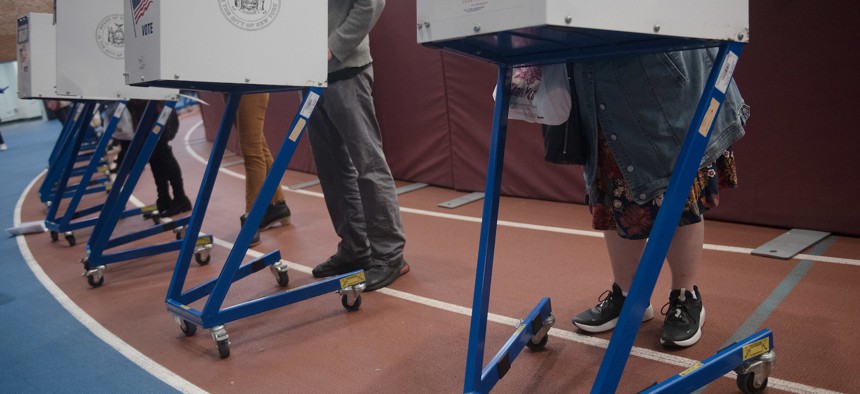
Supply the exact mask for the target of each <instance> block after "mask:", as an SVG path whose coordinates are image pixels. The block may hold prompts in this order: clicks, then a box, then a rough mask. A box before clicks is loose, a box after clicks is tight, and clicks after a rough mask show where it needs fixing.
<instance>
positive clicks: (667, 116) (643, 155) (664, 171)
mask: <svg viewBox="0 0 860 394" xmlns="http://www.w3.org/2000/svg"><path fill="white" fill-rule="evenodd" d="M715 57H716V50H715V49H697V50H689V51H680V52H661V53H651V54H644V55H637V56H629V57H623V58H616V59H609V60H599V61H590V62H581V63H576V64H575V65H574V67H573V74H572V75H571V76H570V77H571V79H572V82H573V86H574V91H572V92H571V93H572V94H573V95H574V98H575V99H576V100H577V102H578V105H579V122H573V123H574V124H575V125H577V127H578V128H579V130H578V131H579V132H581V133H584V134H585V137H586V140H587V142H588V143H587V144H585V147H586V148H587V149H590V152H587V157H588V160H587V162H586V164H585V166H584V168H583V170H584V171H585V181H586V187H587V189H588V193H589V196H590V197H591V198H593V197H594V196H593V195H592V194H593V192H594V187H593V185H594V179H595V175H596V170H597V149H598V147H597V127H598V122H599V124H600V126H601V127H602V129H603V134H604V136H605V137H606V142H607V143H608V144H609V147H610V149H611V150H612V154H613V155H614V156H615V160H616V161H617V162H618V167H619V168H620V169H621V172H622V173H623V174H624V179H625V181H626V182H627V185H628V187H629V188H630V191H631V193H632V197H633V198H634V200H635V201H636V202H637V203H640V204H642V203H644V202H646V201H649V200H651V199H653V198H654V197H656V196H658V195H659V194H660V193H662V192H664V191H665V189H666V187H668V185H669V176H670V175H671V174H672V169H673V167H674V165H675V160H676V159H677V157H678V154H679V152H680V150H681V145H682V144H683V143H684V137H685V136H686V134H687V130H688V128H689V126H690V123H691V122H692V118H693V115H694V114H695V110H696V105H697V104H698V102H699V98H700V96H701V94H702V91H703V90H704V86H705V84H706V82H707V79H708V75H709V73H710V70H711V66H712V65H713V62H714V58H715ZM748 116H749V106H747V105H746V104H745V103H744V101H743V99H742V98H741V95H740V92H739V91H738V89H737V86H736V84H735V82H734V80H732V82H731V84H730V86H729V90H728V91H727V94H726V98H725V101H724V102H723V105H722V107H721V109H720V113H719V115H718V116H717V119H716V120H715V124H714V129H713V131H712V132H711V138H710V140H709V141H708V145H707V148H706V150H705V155H704V157H703V159H702V165H705V164H710V163H712V162H714V161H715V160H716V159H717V158H718V157H719V155H721V154H722V153H723V152H724V151H725V150H726V149H727V148H728V147H729V146H730V145H732V144H733V143H734V142H736V141H737V140H739V139H740V138H741V137H743V135H744V129H743V125H744V124H745V123H746V119H747V117H748Z"/></svg>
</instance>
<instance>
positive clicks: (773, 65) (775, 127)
mask: <svg viewBox="0 0 860 394" xmlns="http://www.w3.org/2000/svg"><path fill="white" fill-rule="evenodd" d="M415 15H416V12H415V2H414V1H411V0H403V1H397V2H392V1H389V2H388V3H387V4H386V8H385V12H384V14H383V16H382V18H381V19H380V20H379V23H378V24H377V26H376V27H375V28H374V30H373V32H372V33H371V47H372V48H373V58H374V70H375V74H376V82H375V85H374V98H375V100H376V109H377V116H378V118H379V122H380V126H381V129H382V133H383V138H384V144H385V152H386V156H387V158H388V161H389V164H390V165H391V169H392V172H393V173H394V176H395V178H397V179H401V180H410V181H415V182H426V183H430V184H433V185H438V186H443V187H450V188H454V189H457V190H461V191H464V192H465V191H481V190H483V188H484V184H485V174H486V167H487V155H488V154H487V152H488V149H489V144H490V138H489V137H490V129H491V127H492V114H493V101H492V98H491V94H492V90H493V86H494V85H495V80H496V73H497V72H496V68H495V67H494V66H492V65H490V64H487V63H484V62H482V61H479V60H475V59H470V58H466V57H463V56H460V55H456V54H451V53H447V52H441V51H438V50H433V49H428V48H424V47H422V46H420V45H418V44H416V38H415V37H416V31H415V29H416V25H415ZM857 20H860V7H857V6H856V4H855V3H854V2H852V1H850V0H834V1H828V2H820V1H813V0H796V1H790V2H786V1H783V0H756V1H751V2H750V29H751V41H750V44H749V45H748V46H747V48H746V49H745V50H744V53H743V55H742V56H741V60H740V62H739V64H738V68H737V72H736V75H735V77H736V80H737V81H738V84H739V87H740V89H741V93H742V94H743V96H744V98H745V99H746V101H747V102H748V103H749V104H750V105H751V106H752V117H751V118H750V121H749V124H748V125H747V136H746V137H745V138H744V139H742V140H741V141H740V142H738V144H737V145H736V146H735V153H736V156H737V162H738V166H739V178H740V188H739V189H737V190H726V191H724V192H723V193H722V194H721V195H722V199H721V206H720V207H719V208H718V209H715V210H713V211H712V212H711V213H709V214H708V217H709V218H712V219H719V220H727V221H736V222H745V223H752V224H759V225H767V226H774V227H785V228H805V229H813V230H821V231H830V232H835V233H841V234H848V235H855V236H857V235H860V204H858V203H857V200H858V198H860V177H858V172H860V165H858V159H857V153H856V152H857V151H858V149H857V147H858V146H860V133H857V132H856V131H855V129H856V125H855V122H853V121H852V117H853V116H854V114H855V113H856V111H857V109H856V108H857V103H858V100H857V98H856V92H858V91H860V75H858V73H857V71H856V70H858V69H860V49H858V47H857V46H856V45H854V43H856V42H860V29H857V28H856V27H855V26H854V25H855V24H856V21H857ZM277 95H279V96H280V95H292V96H290V97H295V93H278V94H277ZM204 96H205V97H209V96H208V95H204ZM207 101H210V102H211V103H212V105H211V106H210V107H208V108H205V109H204V122H205V125H206V127H207V135H211V134H213V133H214V129H215V128H217V115H216V113H220V111H221V109H220V108H223V103H221V102H220V101H218V100H207ZM221 101H223V100H221ZM296 103H297V99H296V100H295V102H293V101H291V100H290V99H289V97H284V100H283V104H281V98H280V97H279V98H278V99H277V100H275V99H274V96H273V101H272V102H271V103H270V105H269V112H268V116H269V119H267V126H266V134H267V136H268V137H269V138H270V139H269V142H270V147H272V148H273V150H276V149H277V148H276V146H279V145H272V142H274V141H273V140H275V139H276V140H277V142H278V143H280V141H282V139H283V135H284V132H285V130H286V129H287V128H288V127H289V122H290V121H291V120H292V117H293V115H294V114H295V110H294V107H295V105H296ZM219 105H220V107H219ZM281 106H283V107H284V108H281ZM287 107H289V109H287ZM210 138H211V137H210ZM303 143H304V144H307V141H306V139H304V141H303ZM231 147H233V148H234V149H235V144H233V145H231ZM300 148H304V149H303V150H302V149H300V151H301V152H297V157H296V158H295V159H294V160H293V162H292V163H291V165H290V167H291V168H293V169H297V170H301V171H309V172H313V166H312V160H310V152H309V150H308V149H307V146H302V147H300ZM505 159H506V160H505V170H504V176H503V183H502V193H503V194H505V195H511V196H521V197H532V198H542V199H550V200H558V201H569V202H582V201H583V196H584V185H583V180H582V174H581V168H580V167H576V166H561V165H551V164H548V163H546V162H544V161H543V147H542V139H541V134H540V128H539V127H538V126H537V125H532V124H527V123H523V122H519V121H511V122H510V124H509V128H508V141H507V151H506V158H505ZM440 202H441V201H440Z"/></svg>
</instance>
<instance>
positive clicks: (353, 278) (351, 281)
mask: <svg viewBox="0 0 860 394" xmlns="http://www.w3.org/2000/svg"><path fill="white" fill-rule="evenodd" d="M361 282H364V271H361V272H359V273H357V274H353V275H350V276H347V277H346V278H341V279H340V288H341V289H345V288H347V287H349V286H353V285H357V284H359V283H361Z"/></svg>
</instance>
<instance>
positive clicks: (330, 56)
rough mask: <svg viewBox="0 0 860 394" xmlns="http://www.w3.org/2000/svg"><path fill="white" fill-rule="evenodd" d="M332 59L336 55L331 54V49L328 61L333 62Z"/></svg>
mask: <svg viewBox="0 0 860 394" xmlns="http://www.w3.org/2000/svg"><path fill="white" fill-rule="evenodd" d="M332 57H334V55H332V54H331V49H329V50H328V61H331V58H332Z"/></svg>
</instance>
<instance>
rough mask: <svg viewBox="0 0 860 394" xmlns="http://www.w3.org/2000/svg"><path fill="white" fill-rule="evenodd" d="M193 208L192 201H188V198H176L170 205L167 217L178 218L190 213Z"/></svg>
mask: <svg viewBox="0 0 860 394" xmlns="http://www.w3.org/2000/svg"><path fill="white" fill-rule="evenodd" d="M191 208H192V206H191V200H189V199H188V196H182V197H179V198H175V199H173V201H172V202H171V203H170V208H168V209H167V216H176V215H179V214H180V213H184V212H188V211H190V210H191ZM159 211H160V210H159Z"/></svg>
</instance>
